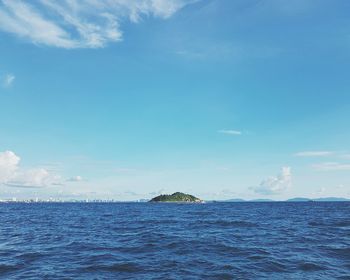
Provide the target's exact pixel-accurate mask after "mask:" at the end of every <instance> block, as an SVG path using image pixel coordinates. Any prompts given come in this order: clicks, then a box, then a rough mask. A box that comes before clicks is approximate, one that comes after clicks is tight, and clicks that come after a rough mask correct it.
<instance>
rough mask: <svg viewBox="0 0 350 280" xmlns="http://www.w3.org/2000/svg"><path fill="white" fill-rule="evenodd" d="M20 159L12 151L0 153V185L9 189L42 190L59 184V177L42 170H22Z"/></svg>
mask: <svg viewBox="0 0 350 280" xmlns="http://www.w3.org/2000/svg"><path fill="white" fill-rule="evenodd" d="M20 160H21V158H20V157H19V156H17V155H16V154H15V153H14V152H12V151H5V152H1V153H0V184H4V185H7V186H10V187H23V188H42V187H47V186H50V185H55V184H59V183H60V177H59V176H58V175H55V174H52V173H50V172H49V171H47V170H46V169H44V168H34V169H23V168H20V167H19V163H20Z"/></svg>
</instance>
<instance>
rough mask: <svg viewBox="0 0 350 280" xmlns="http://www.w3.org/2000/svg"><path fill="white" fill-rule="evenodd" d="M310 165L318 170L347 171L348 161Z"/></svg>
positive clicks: (349, 168)
mask: <svg viewBox="0 0 350 280" xmlns="http://www.w3.org/2000/svg"><path fill="white" fill-rule="evenodd" d="M312 167H313V168H314V169H316V170H319V171H349V170H350V164H349V163H339V162H322V163H318V164H314V165H312Z"/></svg>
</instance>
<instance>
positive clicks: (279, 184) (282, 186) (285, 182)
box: [252, 167, 292, 195]
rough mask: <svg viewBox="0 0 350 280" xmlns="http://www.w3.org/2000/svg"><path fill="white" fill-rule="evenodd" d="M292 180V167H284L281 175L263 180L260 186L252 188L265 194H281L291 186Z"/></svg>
mask: <svg viewBox="0 0 350 280" xmlns="http://www.w3.org/2000/svg"><path fill="white" fill-rule="evenodd" d="M291 182H292V173H291V168H290V167H282V170H281V173H280V174H279V175H277V176H271V177H269V178H267V179H265V180H263V181H262V182H261V183H260V185H259V186H257V187H253V188H252V190H253V191H254V192H256V193H259V194H264V195H271V194H279V193H283V192H285V191H286V190H287V189H288V188H289V187H290V186H291Z"/></svg>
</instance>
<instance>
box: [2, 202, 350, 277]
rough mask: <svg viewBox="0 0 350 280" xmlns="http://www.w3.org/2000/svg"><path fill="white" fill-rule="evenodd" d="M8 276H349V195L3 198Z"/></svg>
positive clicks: (4, 263) (4, 255) (5, 272)
mask: <svg viewBox="0 0 350 280" xmlns="http://www.w3.org/2000/svg"><path fill="white" fill-rule="evenodd" d="M0 278H1V279H350V203H348V202H305V203H304V202H296V203H292V202H288V203H284V202H272V203H267V202H260V203H252V202H249V203H206V204H151V203H106V204H103V203H100V204H99V203H62V204H60V203H38V204H22V203H8V204H5V203H2V204H0Z"/></svg>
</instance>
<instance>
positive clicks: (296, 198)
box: [286, 197, 313, 202]
mask: <svg viewBox="0 0 350 280" xmlns="http://www.w3.org/2000/svg"><path fill="white" fill-rule="evenodd" d="M286 201H288V202H307V201H313V199H310V198H306V197H295V198H291V199H287V200H286Z"/></svg>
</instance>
